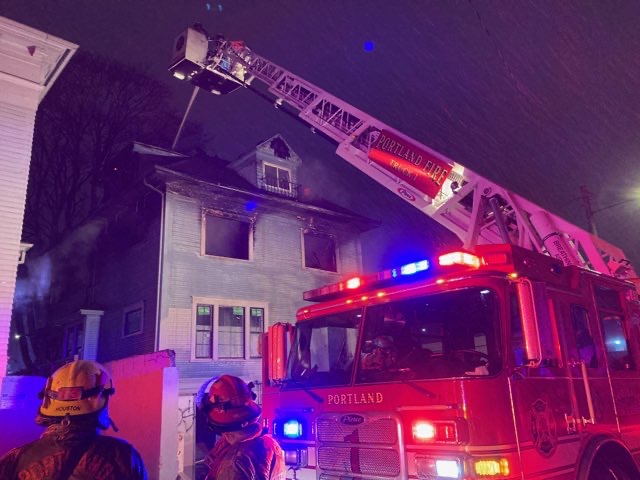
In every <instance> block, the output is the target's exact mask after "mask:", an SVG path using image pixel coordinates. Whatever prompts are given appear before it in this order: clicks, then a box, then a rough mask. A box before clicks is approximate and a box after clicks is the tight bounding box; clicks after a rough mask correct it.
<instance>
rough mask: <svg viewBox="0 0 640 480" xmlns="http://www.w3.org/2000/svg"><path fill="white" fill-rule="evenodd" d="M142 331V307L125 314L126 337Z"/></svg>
mask: <svg viewBox="0 0 640 480" xmlns="http://www.w3.org/2000/svg"><path fill="white" fill-rule="evenodd" d="M141 331H142V307H140V308H136V309H135V310H129V311H128V312H125V314H124V336H125V337H126V336H127V335H133V334H136V333H140V332H141Z"/></svg>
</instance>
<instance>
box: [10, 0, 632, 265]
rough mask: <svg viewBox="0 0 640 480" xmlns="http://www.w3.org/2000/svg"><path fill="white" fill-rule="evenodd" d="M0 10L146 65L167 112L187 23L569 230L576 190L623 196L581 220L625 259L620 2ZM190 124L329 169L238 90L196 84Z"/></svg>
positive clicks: (302, 135)
mask: <svg viewBox="0 0 640 480" xmlns="http://www.w3.org/2000/svg"><path fill="white" fill-rule="evenodd" d="M2 15H5V16H7V17H9V18H11V19H13V20H16V21H19V22H22V23H25V24H27V25H29V26H32V27H34V28H37V29H40V30H43V31H45V32H47V33H50V34H52V35H56V36H59V37H62V38H64V39H65V40H69V41H72V42H75V43H78V44H79V45H80V47H81V48H83V49H87V50H93V51H97V52H99V53H102V54H104V55H108V56H111V57H113V58H115V59H117V60H120V61H123V62H126V63H129V64H133V65H137V66H139V67H140V68H142V69H145V70H147V71H148V72H150V73H151V74H152V75H153V76H154V77H157V78H158V79H160V80H162V81H164V82H166V83H167V84H168V85H171V87H172V89H173V90H174V91H175V98H176V100H175V104H176V108H178V109H181V110H182V109H184V107H185V106H186V104H187V102H188V99H189V96H190V94H191V91H192V90H191V88H190V87H189V86H188V85H186V84H183V83H181V82H178V81H177V80H174V79H172V78H171V77H170V75H169V74H168V72H167V71H166V67H167V64H168V61H169V57H170V54H171V47H172V44H173V40H174V38H175V37H176V36H177V35H178V34H179V33H180V32H182V31H183V30H184V29H185V28H186V27H188V26H190V25H192V24H193V23H194V22H200V23H202V24H203V25H204V26H205V27H206V28H207V30H208V31H209V32H210V33H222V34H224V35H225V36H226V37H228V38H233V39H241V40H245V41H246V43H247V45H248V46H249V47H250V48H252V49H253V50H255V51H256V52H258V53H260V54H261V55H263V56H265V57H267V58H268V59H270V60H272V61H274V62H276V63H278V64H280V65H281V66H283V67H285V68H287V69H289V70H291V71H292V72H293V73H295V74H297V75H299V76H301V77H303V78H305V79H306V80H308V81H310V82H312V83H314V84H315V85H317V86H319V87H321V88H323V89H325V90H327V91H328V92H330V93H332V94H334V95H335V96H337V97H339V98H341V99H342V100H345V101H347V102H349V103H351V104H352V105H354V106H356V107H358V108H359V109H361V110H363V111H365V112H367V113H369V114H370V115H372V116H374V117H377V118H379V119H380V120H382V121H383V122H385V123H387V124H389V125H391V126H393V127H395V128H397V129H398V130H400V131H402V132H404V133H406V134H407V135H409V136H411V137H413V138H415V139H416V140H418V141H420V142H422V143H424V144H426V145H429V146H431V147H432V148H434V149H436V150H438V151H440V152H442V153H443V154H445V155H447V156H449V157H450V158H452V159H454V160H456V161H458V162H460V163H462V164H463V165H466V166H468V167H469V168H471V169H473V170H475V171H477V172H479V173H481V174H482V175H484V176H486V177H488V178H490V179H492V180H494V181H496V182H497V183H500V184H502V185H504V186H506V187H508V188H510V189H511V190H513V191H515V192H517V193H519V194H520V195H522V196H524V197H526V198H529V199H531V200H533V201H534V202H536V203H538V204H540V205H542V206H544V207H545V208H547V209H548V210H551V211H553V212H554V213H556V214H558V215H560V216H563V217H565V218H567V219H568V220H570V221H572V222H574V223H576V224H577V225H579V226H581V227H583V228H586V221H585V214H584V209H583V206H582V204H581V201H580V199H579V196H580V185H582V184H584V185H587V186H588V187H589V189H590V190H591V191H592V192H593V193H594V208H596V209H598V208H603V207H607V206H609V205H612V204H616V203H618V202H623V201H625V200H627V199H632V198H634V196H635V198H636V199H638V200H637V202H629V203H627V204H625V205H622V206H617V207H614V208H611V209H607V210H604V211H602V212H600V213H598V214H596V216H595V221H596V225H597V227H598V231H599V234H600V236H602V237H603V238H605V239H607V240H609V241H610V242H612V243H614V244H617V245H619V246H621V247H622V248H623V249H624V250H625V251H626V253H627V255H628V256H629V257H631V258H632V260H634V264H635V265H636V270H638V269H639V268H640V242H638V240H637V238H638V233H639V232H640V220H639V219H638V217H639V216H640V168H639V167H638V166H639V165H640V161H639V160H638V159H639V158H640V90H639V89H638V85H640V55H639V54H638V52H640V29H639V28H638V25H640V2H637V1H635V0H628V1H615V0H614V1H606V2H601V1H591V0H586V1H585V0H582V1H566V0H563V1H562V2H559V1H555V0H553V1H551V0H549V1H525V0H518V1H506V0H505V1H497V0H492V1H479V0H459V1H455V0H446V1H445V0H441V1H427V0H421V1H409V0H396V1H380V0H367V1H366V2H364V1H355V0H354V1H338V0H322V1H319V0H318V1H301V0H297V1H293V0H291V1H267V0H252V1H233V0H226V1H220V2H205V1H195V0H188V1H187V0H120V1H116V0H110V1H102V2H96V1H89V0H46V1H45V0H9V1H8V4H7V2H6V0H5V2H4V6H3V8H2ZM367 41H370V42H373V45H374V49H373V51H365V49H364V48H363V46H364V44H365V42H367ZM191 118H192V119H193V120H196V121H200V122H203V123H204V124H205V125H206V130H207V133H208V134H210V135H211V136H212V142H211V144H210V145H209V146H208V148H209V150H211V151H212V152H215V153H218V154H219V155H221V156H223V157H225V158H228V159H233V158H235V157H236V156H238V155H239V154H241V153H244V152H245V151H247V150H249V149H250V148H251V147H252V146H253V145H255V144H256V143H258V142H260V141H261V140H264V139H266V138H268V137H270V136H272V135H274V134H275V133H282V134H283V135H284V137H285V138H286V139H287V141H289V143H290V144H291V145H292V147H293V148H294V150H296V152H297V153H298V154H299V155H300V156H301V157H302V158H303V159H308V160H310V161H311V163H312V164H313V165H317V166H316V167H315V168H316V170H318V172H319V168H320V167H319V165H327V166H331V168H338V167H335V164H336V162H337V161H340V160H336V158H337V157H334V156H332V155H331V151H332V149H333V148H334V147H333V146H332V145H330V144H328V143H327V142H326V141H325V140H323V139H321V138H319V137H317V136H314V135H312V134H310V133H309V131H308V129H306V128H304V127H302V126H300V125H299V124H298V123H297V122H295V121H293V120H291V119H289V118H288V117H287V116H286V115H283V114H282V113H281V112H278V111H277V110H275V109H273V108H272V107H271V106H269V105H268V104H266V103H265V102H264V101H262V100H260V99H259V98H258V97H256V96H255V95H254V94H252V93H251V92H249V91H239V92H236V93H234V94H233V95H231V96H229V97H225V98H220V97H214V96H212V95H207V94H205V93H204V92H202V93H201V94H200V96H199V97H198V100H197V102H196V105H195V107H194V110H193V112H192V117H191ZM340 168H341V167H340ZM345 171H346V172H349V170H345ZM318 172H316V173H318ZM318 177H321V175H318ZM347 177H348V175H347ZM352 181H353V182H355V180H352V179H349V178H345V180H344V182H345V183H346V184H348V183H349V182H352ZM320 188H322V186H321V187H320ZM352 190H353V189H352ZM355 190H356V191H357V188H356V189H355ZM350 194H352V195H353V194H354V192H353V191H351V192H350ZM390 198H394V197H393V196H391V197H390Z"/></svg>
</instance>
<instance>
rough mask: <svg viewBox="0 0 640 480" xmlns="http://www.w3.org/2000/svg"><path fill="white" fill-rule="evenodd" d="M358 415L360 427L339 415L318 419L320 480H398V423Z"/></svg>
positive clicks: (372, 416)
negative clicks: (360, 419)
mask: <svg viewBox="0 0 640 480" xmlns="http://www.w3.org/2000/svg"><path fill="white" fill-rule="evenodd" d="M358 416H359V417H360V418H362V422H361V423H359V424H357V425H353V424H349V423H347V424H345V423H343V422H342V421H341V419H343V418H344V417H345V416H344V415H339V414H334V415H327V416H322V417H320V418H318V419H317V430H316V432H317V438H318V447H317V455H318V464H317V465H318V468H319V469H320V472H321V474H320V478H321V479H326V480H349V479H352V478H353V479H354V480H355V479H357V480H367V479H368V478H376V479H380V478H390V479H391V478H398V476H399V475H400V473H401V465H400V454H399V445H398V422H397V421H396V420H395V419H394V418H389V416H376V415H366V416H364V415H358ZM350 474H353V475H355V476H354V477H351V476H350ZM368 476H370V477H368Z"/></svg>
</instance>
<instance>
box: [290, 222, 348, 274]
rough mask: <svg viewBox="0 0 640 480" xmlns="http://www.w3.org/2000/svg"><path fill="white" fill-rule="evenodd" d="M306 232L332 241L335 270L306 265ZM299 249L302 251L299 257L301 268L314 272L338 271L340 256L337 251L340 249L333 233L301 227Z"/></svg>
mask: <svg viewBox="0 0 640 480" xmlns="http://www.w3.org/2000/svg"><path fill="white" fill-rule="evenodd" d="M306 234H310V235H315V236H316V237H326V238H328V239H330V240H332V241H333V259H334V261H335V263H336V270H335V272H334V271H332V270H324V269H322V268H315V267H308V266H307V262H306V257H307V251H306V245H305V241H304V239H305V235H306ZM300 250H301V253H302V258H301V259H300V260H301V262H302V268H303V269H305V270H312V271H314V272H325V273H334V274H335V273H340V268H339V266H340V258H339V251H340V249H339V248H338V239H337V237H336V236H335V235H333V234H331V233H327V232H323V231H318V230H313V229H310V228H301V229H300Z"/></svg>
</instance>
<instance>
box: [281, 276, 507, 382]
mask: <svg viewBox="0 0 640 480" xmlns="http://www.w3.org/2000/svg"><path fill="white" fill-rule="evenodd" d="M498 311H499V309H498V299H497V295H496V294H495V292H494V291H492V290H490V289H488V288H480V287H473V288H463V289H459V290H454V291H449V292H442V293H436V294H431V295H423V296H419V297H413V298H410V299H407V300H400V301H390V302H385V303H381V304H378V305H373V306H369V307H367V308H365V309H361V308H360V309H353V310H348V311H345V312H340V313H333V314H329V315H325V316H322V317H318V318H314V319H310V320H305V321H303V322H299V323H298V324H297V326H296V336H295V339H294V342H293V346H292V349H291V355H290V357H289V363H288V366H287V373H288V375H287V376H288V378H287V381H286V382H285V383H284V387H285V388H288V387H292V388H295V387H303V388H304V387H313V386H333V385H347V384H349V383H350V381H351V378H352V376H353V373H354V372H353V369H354V368H357V371H356V372H355V381H356V383H376V382H389V381H408V380H428V379H436V378H453V377H482V376H488V375H494V374H496V373H498V371H499V370H500V368H501V366H502V358H501V353H500V352H501V347H500V338H499V328H498ZM361 329H362V334H361V335H360V330H361ZM360 337H362V338H360ZM358 340H360V343H358ZM355 360H357V361H355Z"/></svg>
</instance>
